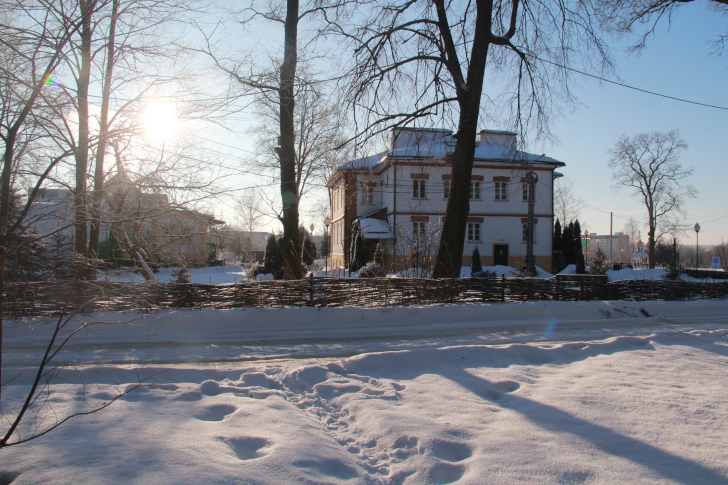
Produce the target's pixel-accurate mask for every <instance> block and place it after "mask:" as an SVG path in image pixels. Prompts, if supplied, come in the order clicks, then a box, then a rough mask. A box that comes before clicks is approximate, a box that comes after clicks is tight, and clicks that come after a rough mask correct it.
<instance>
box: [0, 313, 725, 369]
mask: <svg viewBox="0 0 728 485" xmlns="http://www.w3.org/2000/svg"><path fill="white" fill-rule="evenodd" d="M77 318H78V319H80V320H82V322H83V323H94V322H96V323H100V324H97V325H92V326H89V327H88V328H87V329H85V330H83V331H82V332H80V333H79V334H77V335H75V336H74V337H73V339H72V340H71V341H70V343H69V344H68V348H69V350H71V351H72V353H73V354H72V355H73V356H74V359H75V362H76V363H80V364H83V363H86V364H88V363H97V364H100V363H113V364H117V363H125V362H126V363H145V364H150V363H187V362H225V361H241V360H243V361H244V360H256V359H264V358H276V359H280V358H287V357H293V358H301V357H323V356H345V355H353V354H355V353H360V352H368V351H381V350H387V349H389V350H392V349H397V348H413V347H420V348H426V347H436V346H442V345H444V344H448V345H457V344H468V343H470V344H473V343H481V344H486V343H490V344H492V343H509V342H528V341H565V340H574V339H583V338H584V337H590V338H600V337H608V336H612V335H615V334H622V335H624V334H634V333H635V332H636V333H644V332H645V331H647V330H649V329H655V328H659V327H664V326H673V327H674V326H680V325H692V324H725V323H728V302H725V301H696V302H662V301H645V302H624V301H609V302H593V301H592V302H527V303H496V304H468V305H443V306H430V307H394V308H288V309H285V308H284V309H266V308H263V309H260V308H259V309H239V310H227V311H216V310H206V311H202V312H199V311H163V312H159V313H158V314H154V315H150V316H144V315H139V314H136V313H126V314H122V313H110V314H97V315H93V316H91V317H83V316H79V317H77ZM51 323H52V322H50V323H44V324H41V323H39V322H37V321H27V322H26V321H20V322H5V324H4V330H3V332H4V349H3V351H4V355H3V366H4V367H13V366H23V367H24V366H26V365H29V364H31V365H32V362H33V359H35V358H37V356H38V355H39V352H41V349H42V347H43V346H44V345H45V344H46V343H47V341H48V338H49V336H50V331H51V330H52V328H51V327H52V325H51Z"/></svg>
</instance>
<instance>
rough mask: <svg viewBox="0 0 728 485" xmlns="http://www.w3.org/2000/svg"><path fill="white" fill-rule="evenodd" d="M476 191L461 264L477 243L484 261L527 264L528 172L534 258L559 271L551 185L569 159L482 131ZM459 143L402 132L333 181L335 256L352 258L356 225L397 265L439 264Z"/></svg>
mask: <svg viewBox="0 0 728 485" xmlns="http://www.w3.org/2000/svg"><path fill="white" fill-rule="evenodd" d="M476 144H477V147H476V151H475V157H474V163H473V171H472V182H471V187H470V212H469V214H468V222H467V228H466V235H465V247H464V250H463V264H469V262H470V259H471V255H472V253H473V250H474V249H475V248H476V247H477V248H478V251H479V253H480V255H481V261H482V263H483V265H486V266H492V265H508V266H513V267H520V266H521V265H522V264H525V256H526V242H527V237H528V224H527V222H528V206H529V203H528V190H527V188H528V187H527V184H526V183H525V180H526V175H527V174H528V173H529V171H530V170H533V171H534V173H535V174H536V175H537V176H538V182H537V183H536V184H535V197H534V201H535V205H534V245H533V247H534V255H535V259H536V265H537V266H540V267H541V268H543V269H546V270H549V271H550V270H551V266H552V234H553V230H552V228H553V218H554V211H553V180H554V178H556V177H558V176H560V175H559V174H558V173H557V172H555V169H557V168H559V167H562V166H564V163H562V162H559V161H557V160H554V159H552V158H549V157H546V156H544V155H534V154H531V153H526V152H522V151H519V150H517V149H516V134H515V133H512V132H506V131H481V132H480V133H479V134H478V135H477V140H476ZM454 147H455V139H454V138H453V136H452V133H451V132H450V131H447V130H436V129H422V128H401V129H397V130H394V131H392V132H391V134H390V140H389V148H388V149H387V150H386V151H384V152H382V153H378V154H376V155H373V156H370V157H366V158H361V159H357V160H352V161H349V162H347V163H345V164H343V165H342V166H341V167H339V168H338V169H337V170H336V172H334V174H333V175H332V177H331V178H330V179H329V183H328V187H329V190H330V191H331V214H332V216H331V220H332V222H331V231H330V234H331V259H332V263H333V265H334V266H347V265H348V262H349V260H350V254H351V244H352V236H353V235H354V234H355V231H353V228H354V226H357V225H358V226H359V227H360V228H361V230H360V231H359V232H360V233H361V235H362V236H363V238H364V240H365V241H366V242H367V244H368V246H367V247H368V250H369V251H371V250H372V247H373V246H375V245H376V243H380V244H382V247H383V248H384V250H385V254H386V259H387V261H386V262H387V263H388V264H389V265H391V266H393V267H394V268H395V269H397V270H399V269H403V268H407V267H415V266H416V267H427V266H429V265H431V263H432V259H433V258H434V256H435V254H436V252H437V247H438V244H439V240H440V231H441V228H442V222H443V219H444V215H445V209H446V206H447V198H448V195H449V190H450V178H451V172H452V152H453V150H454Z"/></svg>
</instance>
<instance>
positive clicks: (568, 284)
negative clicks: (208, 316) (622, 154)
mask: <svg viewBox="0 0 728 485" xmlns="http://www.w3.org/2000/svg"><path fill="white" fill-rule="evenodd" d="M6 290H7V291H6V294H5V305H4V312H3V315H4V316H5V317H8V318H14V317H25V316H40V315H53V314H59V313H62V312H64V311H66V309H68V310H70V309H73V310H76V311H80V312H83V313H91V312H95V311H111V310H113V311H137V312H152V311H155V310H159V309H165V308H187V309H198V310H201V309H206V308H215V309H228V308H244V307H295V306H330V307H342V306H363V307H387V306H397V305H437V304H443V303H467V302H514V301H529V300H570V301H574V300H697V299H726V298H728V282H721V283H694V282H684V281H657V280H626V281H617V282H612V283H609V282H607V278H606V276H588V275H558V276H556V277H555V278H549V279H535V278H492V279H478V278H466V279H440V280H431V279H398V278H393V279H387V278H378V279H347V278H310V279H305V280H297V281H260V282H240V283H236V284H224V285H205V284H153V285H148V284H138V283H108V282H93V283H91V282H81V283H76V284H74V283H72V282H43V283H12V284H9V285H7V286H6Z"/></svg>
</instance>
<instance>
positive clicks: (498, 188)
mask: <svg viewBox="0 0 728 485" xmlns="http://www.w3.org/2000/svg"><path fill="white" fill-rule="evenodd" d="M506 187H507V182H495V200H507V195H508V193H507V192H506Z"/></svg>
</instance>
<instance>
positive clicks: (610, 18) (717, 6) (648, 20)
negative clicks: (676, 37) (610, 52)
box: [598, 0, 728, 54]
mask: <svg viewBox="0 0 728 485" xmlns="http://www.w3.org/2000/svg"><path fill="white" fill-rule="evenodd" d="M692 3H698V2H696V1H695V0H604V1H602V2H599V4H598V5H599V13H600V16H601V21H602V25H603V26H604V27H606V28H607V29H610V30H612V31H614V32H617V33H619V34H623V35H633V34H637V37H638V40H637V42H636V43H635V44H633V45H632V46H631V47H630V50H631V51H639V50H641V49H643V48H644V47H645V46H646V44H647V40H648V39H649V38H650V37H652V36H654V34H655V29H656V28H657V26H658V25H659V24H660V22H662V21H665V22H667V23H668V25H669V24H671V23H672V17H673V15H675V12H676V11H677V10H678V9H680V8H683V7H686V6H687V5H689V4H692ZM701 3H702V2H701ZM708 3H709V4H710V5H711V7H712V8H713V10H714V11H715V12H716V13H718V14H722V15H726V14H728V0H709V1H708ZM726 41H728V34H723V35H720V36H718V38H717V39H715V40H714V41H713V45H714V47H715V51H716V52H717V53H719V54H722V53H723V52H724V50H725V44H726Z"/></svg>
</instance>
